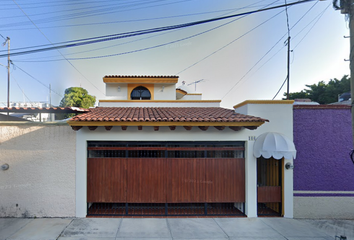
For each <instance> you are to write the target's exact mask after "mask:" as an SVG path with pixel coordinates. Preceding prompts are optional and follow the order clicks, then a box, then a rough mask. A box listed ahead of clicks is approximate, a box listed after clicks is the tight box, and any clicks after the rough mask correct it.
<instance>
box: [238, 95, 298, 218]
mask: <svg viewBox="0 0 354 240" xmlns="http://www.w3.org/2000/svg"><path fill="white" fill-rule="evenodd" d="M246 102H247V101H246ZM235 111H236V112H238V113H242V114H247V115H252V116H257V117H261V118H264V119H268V120H269V122H266V123H265V124H264V127H263V126H261V127H259V128H257V130H255V131H254V136H255V137H258V136H259V135H261V134H262V133H265V132H278V133H281V134H283V135H285V136H286V137H288V138H289V139H290V140H293V105H292V103H291V102H286V101H279V100H276V101H262V100H260V101H257V100H255V101H249V103H247V104H244V105H243V104H242V103H241V106H239V107H238V106H236V109H235ZM295 147H296V146H295ZM249 150H250V151H251V149H249ZM252 150H253V145H252ZM252 158H253V159H254V161H255V162H256V158H255V157H254V155H253V154H249V160H250V161H252V160H251V159H252ZM287 162H290V163H291V164H293V159H284V163H287ZM255 165H256V164H255ZM248 166H249V167H252V168H255V172H256V171H257V170H256V167H255V166H253V163H252V164H251V163H249V164H248ZM283 172H284V186H283V196H284V201H283V204H284V217H287V218H293V217H294V206H293V204H294V203H293V170H292V169H285V168H284V169H283ZM253 180H254V179H253V178H252V179H249V181H253ZM252 191H254V190H252ZM250 193H251V192H250ZM250 196H251V195H250Z"/></svg>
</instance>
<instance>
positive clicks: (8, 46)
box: [4, 37, 11, 115]
mask: <svg viewBox="0 0 354 240" xmlns="http://www.w3.org/2000/svg"><path fill="white" fill-rule="evenodd" d="M6 43H7V108H9V107H10V64H11V60H10V38H9V37H6V41H5V42H4V45H5V44H6ZM7 115H9V111H8V112H7Z"/></svg>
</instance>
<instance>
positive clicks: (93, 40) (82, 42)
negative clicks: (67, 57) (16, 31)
mask: <svg viewBox="0 0 354 240" xmlns="http://www.w3.org/2000/svg"><path fill="white" fill-rule="evenodd" d="M310 1H315V0H302V1H298V2H293V3H289V4H287V5H279V6H274V7H269V8H264V9H258V10H254V11H249V12H244V13H239V14H233V15H229V16H224V17H219V18H212V19H207V20H202V21H196V22H190V23H186V24H179V25H172V26H167V27H161V28H152V29H146V30H140V31H134V32H129V33H123V34H122V33H120V34H113V35H106V36H100V37H94V38H88V39H79V40H76V41H69V43H68V44H64V45H57V43H54V45H57V46H52V47H44V48H40V49H33V50H28V51H22V52H15V53H11V55H12V56H16V55H23V54H30V53H36V52H43V51H49V50H56V49H61V48H70V47H77V46H83V45H88V44H94V43H99V42H105V41H111V40H116V39H121V38H126V37H133V36H138V35H143V34H149V33H154V32H161V31H169V30H173V29H179V28H185V27H191V26H196V25H200V24H205V23H210V22H215V21H220V20H224V19H228V18H234V17H238V16H243V15H248V14H254V13H258V12H263V11H268V10H272V9H277V8H281V7H285V6H291V5H296V4H300V3H305V2H310ZM30 48H33V47H30ZM5 56H7V54H1V55H0V57H5Z"/></svg>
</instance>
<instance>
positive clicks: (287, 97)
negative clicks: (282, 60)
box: [286, 36, 290, 100]
mask: <svg viewBox="0 0 354 240" xmlns="http://www.w3.org/2000/svg"><path fill="white" fill-rule="evenodd" d="M287 72H288V77H287V80H286V81H287V88H286V99H287V100H289V99H290V36H289V37H288V63H287Z"/></svg>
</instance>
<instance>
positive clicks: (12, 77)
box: [11, 75, 32, 103]
mask: <svg viewBox="0 0 354 240" xmlns="http://www.w3.org/2000/svg"><path fill="white" fill-rule="evenodd" d="M11 79H13V80H15V83H16V85H17V87H18V88H19V89H20V90H21V92H22V94H23V96H25V98H27V100H28V101H29V102H30V103H32V101H31V100H30V99H29V98H28V97H27V95H26V94H25V92H24V91H23V89H22V88H21V86H20V84H19V83H18V81H17V80H16V78H15V77H14V76H13V75H11Z"/></svg>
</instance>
